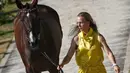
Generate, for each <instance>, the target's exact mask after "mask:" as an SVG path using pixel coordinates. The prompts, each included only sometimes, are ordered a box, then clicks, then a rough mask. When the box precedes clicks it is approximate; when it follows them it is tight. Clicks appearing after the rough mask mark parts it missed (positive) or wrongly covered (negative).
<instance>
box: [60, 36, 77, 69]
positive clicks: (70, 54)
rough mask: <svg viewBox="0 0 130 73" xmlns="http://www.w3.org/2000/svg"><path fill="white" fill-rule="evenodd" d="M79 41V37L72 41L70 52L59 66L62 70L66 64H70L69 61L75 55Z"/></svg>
mask: <svg viewBox="0 0 130 73" xmlns="http://www.w3.org/2000/svg"><path fill="white" fill-rule="evenodd" d="M77 39H78V37H77V36H75V37H74V38H73V39H72V41H71V45H70V48H69V51H68V53H67V55H66V56H65V58H64V59H63V61H62V63H61V64H60V65H59V66H60V68H62V67H63V66H64V65H65V64H67V63H69V61H70V60H71V58H72V56H73V55H74V53H75V51H76V49H77V44H76V41H77ZM58 69H59V68H58Z"/></svg>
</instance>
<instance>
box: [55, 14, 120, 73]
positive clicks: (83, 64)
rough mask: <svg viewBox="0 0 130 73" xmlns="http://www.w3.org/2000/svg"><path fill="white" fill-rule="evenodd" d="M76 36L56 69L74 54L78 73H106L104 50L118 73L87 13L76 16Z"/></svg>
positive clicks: (109, 52) (104, 41)
mask: <svg viewBox="0 0 130 73" xmlns="http://www.w3.org/2000/svg"><path fill="white" fill-rule="evenodd" d="M77 26H78V29H79V31H78V34H77V35H75V36H74V37H73V39H72V41H71V46H70V48H69V51H68V53H67V55H66V56H65V58H64V59H63V61H62V63H61V64H60V65H59V66H58V67H57V69H60V68H63V66H64V65H65V64H67V63H69V61H70V60H71V58H72V56H73V54H74V53H76V63H77V65H78V67H79V70H78V73H107V72H106V69H105V67H104V65H103V60H104V56H103V51H102V50H104V51H105V52H106V54H107V56H108V58H109V60H110V62H111V63H112V67H113V68H114V71H115V73H119V72H120V68H119V66H118V65H117V64H116V61H115V57H114V55H113V53H112V51H111V49H110V48H109V46H108V44H107V43H106V40H105V38H104V36H103V35H102V34H100V33H99V32H98V30H97V26H96V24H95V23H94V22H93V19H92V17H91V15H90V14H89V13H87V12H81V13H79V14H78V16H77Z"/></svg>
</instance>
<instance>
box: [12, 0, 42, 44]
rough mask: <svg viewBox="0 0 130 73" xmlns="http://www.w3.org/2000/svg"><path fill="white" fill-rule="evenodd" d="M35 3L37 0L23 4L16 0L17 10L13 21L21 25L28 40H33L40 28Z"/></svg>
mask: <svg viewBox="0 0 130 73" xmlns="http://www.w3.org/2000/svg"><path fill="white" fill-rule="evenodd" d="M37 3H38V0H32V3H30V4H29V3H26V4H25V5H23V4H22V3H21V1H20V0H16V5H17V7H18V8H19V12H18V15H17V16H16V19H15V21H14V23H16V22H17V23H18V24H19V25H21V26H23V28H24V29H25V31H26V32H27V36H28V37H27V38H29V39H30V42H35V40H36V38H37V37H38V34H39V30H40V29H39V27H40V25H39V18H38V9H37ZM17 20H18V21H17ZM34 27H35V28H34Z"/></svg>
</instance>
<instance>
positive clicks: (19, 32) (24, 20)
mask: <svg viewBox="0 0 130 73" xmlns="http://www.w3.org/2000/svg"><path fill="white" fill-rule="evenodd" d="M37 2H38V1H37V0H33V1H32V3H31V4H28V3H26V4H25V5H23V4H22V3H21V1H20V0H16V5H17V7H18V8H19V12H18V14H17V16H16V18H15V20H14V33H15V39H16V46H17V48H18V51H19V53H20V56H21V58H22V61H23V63H24V65H25V68H26V73H41V71H49V72H50V73H58V70H57V69H56V66H54V65H53V64H52V63H51V62H50V61H49V60H48V59H47V58H46V57H45V56H43V53H46V54H47V56H48V57H49V59H51V60H52V61H53V62H54V63H55V64H56V65H58V64H59V54H60V48H61V44H62V36H63V34H62V28H61V24H60V21H59V16H58V14H57V12H56V11H55V10H54V9H52V8H51V7H49V6H46V5H38V4H37Z"/></svg>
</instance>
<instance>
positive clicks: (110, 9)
mask: <svg viewBox="0 0 130 73" xmlns="http://www.w3.org/2000/svg"><path fill="white" fill-rule="evenodd" d="M39 4H45V5H48V6H50V7H52V8H54V9H55V10H56V11H57V12H58V14H59V16H60V20H61V25H62V29H63V34H64V37H63V43H62V50H61V53H60V62H61V61H62V59H63V58H64V56H65V55H66V53H67V51H68V49H69V46H70V40H71V37H68V33H69V31H70V29H71V26H72V25H74V24H75V23H76V15H77V14H78V13H79V12H81V11H87V12H89V13H90V14H91V15H92V17H93V19H94V20H95V21H96V23H97V26H98V29H99V32H100V33H101V34H103V35H104V36H105V38H106V41H107V43H108V45H109V47H110V48H111V50H112V51H113V53H114V55H115V57H116V60H117V64H119V66H120V67H121V73H128V67H129V66H130V63H129V61H128V59H127V58H126V57H128V54H129V53H130V51H129V52H127V48H128V49H129V47H127V45H128V39H129V31H130V24H129V20H130V15H129V13H130V12H129V11H130V6H129V4H130V1H129V0H125V1H123V0H39ZM14 53H17V51H16V50H14V52H13V54H12V56H11V59H10V60H13V59H12V58H13V57H14V59H18V60H17V61H14V62H12V63H11V62H10V63H7V64H13V63H16V64H15V65H14V66H11V67H7V68H5V69H4V70H3V72H2V73H13V72H14V71H16V72H15V73H25V72H24V66H23V64H22V62H21V60H20V58H19V57H18V53H17V54H14ZM126 54H127V55H126ZM104 55H105V60H104V64H105V67H106V69H107V72H108V73H114V71H113V68H112V67H111V65H112V64H111V63H110V61H109V60H108V59H107V57H106V54H105V53H104ZM16 56H17V57H16ZM125 65H127V67H124V66H125ZM11 68H12V69H11ZM124 68H126V70H125V71H124V72H123V70H124ZM16 69H17V70H16ZM77 69H78V67H77V66H76V64H75V57H74V56H73V58H72V60H71V61H70V63H69V64H67V65H65V66H64V68H63V70H64V73H77ZM44 73H47V72H44Z"/></svg>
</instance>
